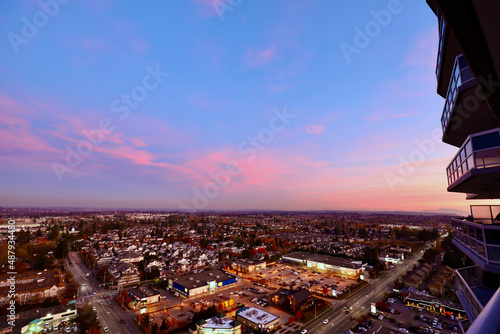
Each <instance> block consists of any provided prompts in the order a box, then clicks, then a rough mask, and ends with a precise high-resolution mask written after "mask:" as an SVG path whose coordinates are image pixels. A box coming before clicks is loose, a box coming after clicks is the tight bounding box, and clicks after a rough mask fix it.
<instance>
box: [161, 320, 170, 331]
mask: <svg viewBox="0 0 500 334" xmlns="http://www.w3.org/2000/svg"><path fill="white" fill-rule="evenodd" d="M167 329H168V327H167V323H166V322H165V319H163V321H162V322H161V326H160V331H166V330H167Z"/></svg>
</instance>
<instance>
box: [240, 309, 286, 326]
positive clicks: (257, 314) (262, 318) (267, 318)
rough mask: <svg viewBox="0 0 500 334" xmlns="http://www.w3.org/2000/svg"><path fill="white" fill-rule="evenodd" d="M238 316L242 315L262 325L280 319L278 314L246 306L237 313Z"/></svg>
mask: <svg viewBox="0 0 500 334" xmlns="http://www.w3.org/2000/svg"><path fill="white" fill-rule="evenodd" d="M237 316H240V317H242V318H244V319H247V320H250V321H251V322H253V323H254V324H260V325H262V326H264V325H266V324H268V323H270V322H272V321H274V320H276V319H278V316H276V315H274V314H272V313H269V312H266V311H264V310H262V309H260V308H257V307H250V308H247V309H246V310H245V308H243V309H241V311H239V312H238V313H237Z"/></svg>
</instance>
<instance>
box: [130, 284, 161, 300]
mask: <svg viewBox="0 0 500 334" xmlns="http://www.w3.org/2000/svg"><path fill="white" fill-rule="evenodd" d="M129 292H131V293H132V294H134V296H136V297H137V298H139V299H143V298H147V297H152V296H158V295H160V293H159V292H158V291H156V290H155V289H153V288H152V287H150V286H140V287H139V288H137V289H130V290H129Z"/></svg>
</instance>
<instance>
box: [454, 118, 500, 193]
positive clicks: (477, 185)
mask: <svg viewBox="0 0 500 334" xmlns="http://www.w3.org/2000/svg"><path fill="white" fill-rule="evenodd" d="M446 174H447V178H448V191H452V192H460V193H466V194H467V198H469V199H495V198H500V128H496V129H493V130H490V131H485V132H481V133H476V134H473V135H470V136H469V137H467V138H466V140H465V143H464V144H463V145H462V147H461V148H460V150H459V151H458V153H457V154H456V155H455V156H454V157H453V159H452V161H451V163H450V164H449V165H448V167H447V168H446Z"/></svg>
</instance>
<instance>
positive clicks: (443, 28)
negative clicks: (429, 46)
mask: <svg viewBox="0 0 500 334" xmlns="http://www.w3.org/2000/svg"><path fill="white" fill-rule="evenodd" d="M438 17H439V46H438V53H437V61H436V79H437V80H438V81H439V76H440V74H441V63H442V61H443V48H444V39H445V36H446V35H445V34H446V21H445V20H444V18H443V15H438Z"/></svg>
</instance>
